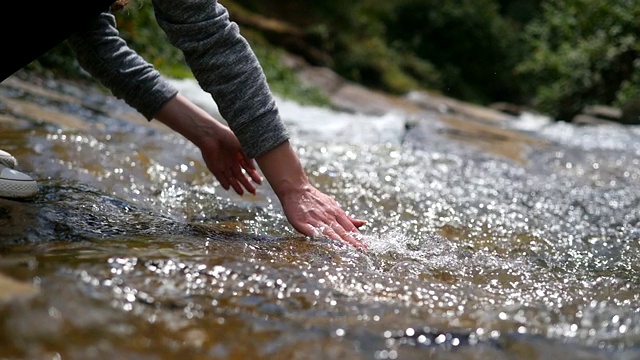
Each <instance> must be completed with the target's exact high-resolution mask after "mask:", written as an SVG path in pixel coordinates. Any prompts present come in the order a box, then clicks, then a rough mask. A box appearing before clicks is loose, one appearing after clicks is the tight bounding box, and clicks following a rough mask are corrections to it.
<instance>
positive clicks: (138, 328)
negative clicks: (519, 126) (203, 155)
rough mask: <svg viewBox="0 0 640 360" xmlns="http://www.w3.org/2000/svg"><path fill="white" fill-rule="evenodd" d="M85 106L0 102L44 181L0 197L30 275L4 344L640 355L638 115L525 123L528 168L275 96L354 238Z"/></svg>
mask: <svg viewBox="0 0 640 360" xmlns="http://www.w3.org/2000/svg"><path fill="white" fill-rule="evenodd" d="M59 90H61V91H66V92H69V91H73V88H70V89H67V88H62V89H59ZM3 91H4V93H3V96H9V97H11V98H12V99H15V100H24V101H33V99H31V98H30V96H33V95H29V94H26V93H21V92H19V91H17V90H15V89H13V88H9V89H7V88H4V89H3ZM83 99H84V100H83V101H84V102H85V103H84V106H76V107H73V106H71V105H68V104H66V103H62V102H60V100H57V101H56V100H51V99H49V100H47V99H39V101H38V102H39V103H41V104H42V103H44V104H45V105H46V106H51V107H52V108H54V109H58V111H64V112H68V113H71V114H73V115H74V116H77V117H79V118H81V119H84V120H85V123H86V124H88V125H87V127H86V128H85V129H77V128H76V129H64V128H59V127H55V126H52V125H47V124H46V123H40V122H37V121H33V120H34V119H31V118H29V117H26V116H24V117H22V118H21V117H20V116H16V111H17V110H15V109H14V110H11V109H9V110H7V109H4V108H0V110H3V111H4V112H5V113H7V114H10V115H11V114H12V116H14V117H17V118H18V119H17V120H12V121H0V134H2V136H0V148H3V149H5V150H7V151H10V152H12V153H14V154H15V155H16V156H18V158H19V160H20V161H21V164H20V165H21V169H23V170H25V171H27V172H28V173H30V174H32V175H33V176H34V177H35V178H36V179H37V180H38V181H39V184H40V188H41V193H40V194H39V195H38V197H37V198H36V199H35V200H34V201H32V202H15V201H9V200H1V199H0V238H1V239H2V240H1V242H0V273H1V274H2V276H3V277H7V278H10V279H12V280H18V281H21V282H22V283H28V284H33V285H34V287H35V289H36V292H35V293H34V294H32V295H31V296H27V297H25V296H22V297H19V296H16V297H14V298H13V299H12V300H10V301H4V302H2V303H0V344H1V346H0V357H8V358H47V357H55V356H61V357H62V358H78V359H88V358H152V359H155V358H158V359H173V358H177V357H182V358H227V359H236V358H237V359H243V358H273V359H275V358H313V359H333V358H364V359H371V358H376V359H395V358H398V359H424V358H435V359H487V358H491V359H512V358H518V359H552V358H560V357H562V358H564V359H611V358H619V359H633V358H638V357H639V356H640V349H639V348H638V345H639V344H640V340H639V339H640V315H639V312H638V310H639V308H638V303H639V300H640V299H639V295H638V294H639V293H640V275H639V274H640V265H639V264H640V258H639V257H640V245H639V244H638V240H639V239H640V226H639V221H640V215H639V212H638V210H637V209H638V208H639V205H640V188H639V187H640V181H639V180H640V142H639V141H638V137H639V136H640V132H639V131H638V130H637V129H634V128H629V127H616V126H599V127H588V128H587V127H584V128H579V127H575V126H572V125H566V124H546V125H544V124H543V125H541V126H539V127H537V128H535V129H531V128H528V129H527V131H528V133H529V134H532V135H535V136H537V137H539V138H540V139H542V140H545V141H546V142H548V146H546V147H541V148H536V149H532V151H531V152H530V153H528V154H527V156H526V157H527V163H526V164H516V163H513V162H511V161H509V160H505V159H504V158H502V157H498V156H492V155H491V154H489V153H485V152H479V151H477V149H476V148H473V147H472V146H466V145H465V144H464V143H461V142H454V141H452V140H451V139H450V138H449V137H447V136H446V134H445V133H444V132H442V131H440V130H441V128H440V127H439V125H436V123H437V122H436V121H435V120H433V119H430V118H429V116H432V115H427V114H425V115H424V119H423V120H422V122H420V123H419V125H418V126H415V127H413V128H412V129H411V130H409V131H408V133H407V134H401V135H399V136H400V138H398V137H393V136H392V138H389V136H390V134H396V131H397V130H398V129H399V128H401V127H402V128H403V127H404V123H403V122H404V121H405V120H404V119H402V118H400V117H395V116H388V117H386V118H384V119H380V118H376V119H371V121H372V122H377V124H378V125H379V126H371V127H364V126H344V127H340V126H328V128H327V129H326V131H327V136H326V137H323V136H318V134H319V133H322V131H323V129H322V128H321V127H318V126H317V124H321V123H322V122H323V121H324V120H325V119H324V118H323V117H326V119H329V118H332V117H335V116H336V114H335V113H331V112H329V111H324V110H319V109H305V108H301V107H296V106H293V105H283V115H284V118H285V119H300V120H299V123H297V122H295V121H294V120H287V121H288V123H289V125H290V126H291V128H292V132H293V134H294V136H295V138H294V145H295V146H296V147H297V148H298V149H299V153H300V155H301V157H302V161H303V163H304V164H305V167H306V168H307V169H308V171H309V175H310V177H311V179H312V181H313V182H314V183H316V184H318V186H319V187H320V188H321V189H322V190H323V191H325V192H327V193H329V194H331V195H333V196H335V197H336V198H337V200H338V201H339V202H340V203H341V204H342V205H343V206H344V207H345V208H347V209H348V210H349V211H350V212H351V213H353V214H356V215H357V216H358V217H363V218H366V219H367V220H368V225H367V226H366V228H365V229H364V230H363V237H364V241H365V242H366V243H367V244H368V245H369V248H370V249H369V250H368V251H366V252H361V251H357V250H354V249H352V248H350V247H348V246H344V245H342V244H338V243H334V242H331V241H329V240H326V239H307V238H304V237H301V236H299V235H297V234H296V233H295V232H294V231H293V230H292V229H291V228H290V226H289V225H288V223H287V222H286V220H285V218H284V217H283V215H282V213H281V211H280V209H279V204H278V202H277V199H276V197H275V195H274V194H273V192H272V191H271V189H270V188H269V187H268V186H262V187H261V188H260V189H259V191H258V194H257V195H256V196H244V197H240V196H237V195H235V194H233V193H231V192H226V191H224V190H223V189H222V188H221V187H220V186H219V184H217V182H216V181H215V179H214V178H213V177H212V176H211V175H210V174H209V173H208V172H207V171H206V168H205V167H204V165H203V164H202V161H201V159H200V155H199V152H198V151H197V149H195V148H194V147H193V146H192V145H191V144H189V143H187V142H185V140H184V139H182V138H180V137H178V136H176V135H173V134H170V133H168V132H166V131H164V130H162V129H161V128H159V127H149V126H146V125H145V124H144V123H142V124H138V123H135V122H131V121H128V120H127V116H132V115H131V113H130V110H128V109H127V108H126V107H123V106H122V104H121V103H119V102H116V101H112V100H110V99H108V98H104V97H103V96H101V95H99V94H98V93H95V94H94V93H91V92H89V93H85V94H83ZM87 104H89V105H91V106H87ZM105 109H106V110H105ZM307 111H308V112H307ZM108 114H115V115H112V116H109V115H108ZM340 118H341V121H342V122H348V121H350V119H352V120H353V122H354V123H355V124H360V122H361V121H362V120H363V117H362V116H356V115H354V116H353V118H350V117H349V115H346V114H340ZM25 119H26V120H25ZM314 119H315V123H313V124H315V125H313V126H311V125H309V124H306V123H305V122H310V121H312V120H314ZM27 120H28V121H27ZM327 121H328V120H327ZM399 124H400V127H399ZM352 125H353V124H352ZM385 126H388V127H387V128H385ZM354 129H356V130H354ZM345 131H347V132H350V131H360V132H362V133H363V134H362V136H358V137H355V136H354V137H350V136H348V133H347V134H345V133H344V132H345ZM338 133H339V134H340V136H339V137H337V136H336V134H338ZM350 139H352V140H353V141H350ZM394 139H395V140H394ZM338 140H339V141H338ZM0 299H1V297H0ZM56 354H57V355H56Z"/></svg>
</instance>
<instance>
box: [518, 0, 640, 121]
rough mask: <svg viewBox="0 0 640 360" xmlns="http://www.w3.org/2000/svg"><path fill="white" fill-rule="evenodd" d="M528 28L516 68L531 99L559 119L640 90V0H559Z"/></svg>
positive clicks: (550, 3) (620, 101)
mask: <svg viewBox="0 0 640 360" xmlns="http://www.w3.org/2000/svg"><path fill="white" fill-rule="evenodd" d="M542 9H543V11H542V14H541V15H540V16H539V17H538V18H536V19H535V20H533V21H532V22H531V23H530V24H529V25H528V26H527V28H526V29H525V31H524V39H525V40H524V41H525V43H526V44H527V46H528V47H529V48H528V49H527V51H526V54H527V57H526V59H524V60H523V61H522V62H521V63H520V64H519V66H518V67H517V71H518V72H519V74H521V75H522V76H523V77H524V80H523V86H526V87H527V88H528V89H527V90H528V92H529V93H530V94H531V95H532V104H533V105H534V106H535V107H536V108H538V109H540V110H541V111H543V112H545V113H548V114H550V115H552V116H554V117H556V118H558V119H560V120H571V118H572V117H573V116H574V115H575V114H577V113H578V112H579V111H580V110H581V109H582V108H583V107H584V106H586V105H591V104H607V105H616V106H621V105H623V104H624V103H626V102H627V101H628V100H630V99H633V98H634V97H637V96H638V95H640V82H639V81H640V60H639V58H638V55H640V21H638V19H639V18H640V2H638V1H635V0H617V1H610V2H609V1H592V0H556V1H546V2H544V3H543V7H542Z"/></svg>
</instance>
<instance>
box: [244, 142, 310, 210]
mask: <svg viewBox="0 0 640 360" xmlns="http://www.w3.org/2000/svg"><path fill="white" fill-rule="evenodd" d="M256 162H257V163H258V165H259V166H260V169H261V170H262V173H263V174H264V177H265V178H266V179H267V181H268V182H269V184H270V185H271V188H272V189H273V191H274V192H275V193H276V195H277V196H278V198H279V199H281V200H282V199H283V198H286V197H288V196H290V195H300V194H302V193H305V192H308V191H310V190H311V189H312V186H311V184H310V183H309V178H308V177H307V175H306V173H305V172H304V169H303V168H302V164H301V163H300V159H299V158H298V156H297V155H296V153H295V151H294V150H293V148H292V147H291V144H290V143H289V141H285V142H283V143H282V144H280V145H278V146H276V147H275V148H273V149H271V150H270V151H268V152H267V153H265V154H264V155H261V156H259V157H258V158H256Z"/></svg>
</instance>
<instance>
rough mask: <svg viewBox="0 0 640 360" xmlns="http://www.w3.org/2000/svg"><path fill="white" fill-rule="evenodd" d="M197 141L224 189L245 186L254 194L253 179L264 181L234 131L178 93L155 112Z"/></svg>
mask: <svg viewBox="0 0 640 360" xmlns="http://www.w3.org/2000/svg"><path fill="white" fill-rule="evenodd" d="M154 117H155V118H156V119H158V120H159V121H160V122H162V123H164V124H165V125H167V126H169V127H170V128H171V129H173V130H174V131H176V132H178V133H180V134H182V135H183V136H184V137H185V138H187V140H189V141H191V142H192V143H193V144H195V145H196V146H197V147H198V148H199V149H200V152H201V153H202V158H203V159H204V162H205V164H206V165H207V168H209V171H211V173H212V174H213V175H214V176H215V177H216V179H218V181H219V182H220V184H221V185H222V187H223V188H224V189H225V190H229V189H230V188H233V190H234V191H235V192H236V193H238V194H240V195H242V194H243V193H244V190H245V189H246V190H247V191H248V192H250V193H252V194H254V195H255V193H256V188H255V186H254V185H253V183H252V182H251V180H253V182H254V183H256V184H261V183H262V178H261V177H260V175H259V174H258V171H257V169H256V164H255V162H254V161H253V159H249V158H247V156H246V155H245V153H244V152H243V151H242V148H241V147H240V142H239V141H238V138H237V137H236V136H235V134H234V133H233V132H232V131H231V129H229V127H227V126H226V125H224V124H222V123H221V122H219V121H217V120H216V119H214V118H213V117H212V116H211V115H209V113H207V112H206V111H204V110H202V109H201V108H199V107H198V106H196V105H195V104H194V103H192V102H191V101H189V100H188V99H187V98H185V97H184V96H182V95H180V94H178V95H176V96H175V97H174V98H173V99H171V100H169V101H168V102H167V103H166V104H165V105H164V106H163V107H162V108H161V109H160V111H158V113H157V114H156V115H155V116H154Z"/></svg>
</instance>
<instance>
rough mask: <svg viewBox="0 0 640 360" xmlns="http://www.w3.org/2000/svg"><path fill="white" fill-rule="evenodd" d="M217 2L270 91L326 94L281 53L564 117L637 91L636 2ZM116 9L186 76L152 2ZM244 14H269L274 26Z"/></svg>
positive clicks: (381, 80) (123, 25)
mask: <svg viewBox="0 0 640 360" xmlns="http://www.w3.org/2000/svg"><path fill="white" fill-rule="evenodd" d="M221 3H222V4H224V5H225V6H226V7H227V8H228V9H229V11H230V14H231V18H232V20H236V21H237V22H238V23H239V24H240V27H241V31H242V33H243V34H244V35H245V37H247V39H248V40H249V41H250V42H251V43H252V45H253V47H254V49H255V50H256V53H257V55H258V57H259V58H260V60H261V63H262V64H263V67H264V68H265V71H266V73H267V78H268V79H269V82H270V84H271V86H272V88H274V91H276V92H279V93H284V94H285V95H286V94H289V95H291V96H292V97H295V96H296V94H303V95H304V97H305V98H308V99H312V101H321V100H320V97H319V96H316V94H314V92H313V90H312V89H308V88H304V87H302V85H300V83H298V82H296V79H295V76H294V75H293V74H292V72H291V70H290V69H288V68H287V67H286V66H285V64H284V63H283V61H282V58H281V57H280V54H282V53H283V52H289V53H294V54H296V55H298V56H301V57H303V58H305V59H306V60H307V61H308V62H310V63H312V64H314V65H321V66H327V67H330V68H332V69H333V70H335V71H336V72H337V73H339V74H340V75H342V76H343V77H345V78H347V79H350V80H353V81H356V82H359V83H361V84H363V85H366V86H369V87H372V88H375V89H379V90H382V91H386V92H390V93H394V94H404V93H406V92H408V91H411V90H419V89H426V90H430V91H437V92H441V93H443V94H446V95H449V96H452V97H456V98H459V99H461V100H464V101H470V102H475V103H480V104H488V103H492V102H498V101H505V102H513V103H517V104H521V105H528V106H530V107H533V108H534V109H536V110H539V111H541V112H544V113H547V114H549V115H551V116H553V117H556V118H557V119H561V120H570V119H571V118H572V117H573V116H574V115H575V114H577V113H578V112H579V111H580V110H581V109H582V108H583V107H584V106H587V105H595V104H603V105H613V106H623V105H624V104H626V103H627V102H629V101H630V100H633V99H636V98H638V97H639V96H640V60H639V59H638V55H639V53H640V42H639V40H640V21H638V20H637V19H639V18H640V2H638V1H635V0H617V1H604V0H430V1H424V0H394V1H388V0H353V1H337V0H323V1H312V0H297V1H290V0H229V1H221ZM117 18H118V24H119V29H120V31H121V35H122V36H123V37H124V38H125V39H126V40H127V41H128V43H129V44H130V46H131V47H132V48H134V49H135V50H136V51H138V52H139V53H140V54H141V55H142V56H143V57H145V58H146V59H147V60H149V61H150V62H152V63H153V64H154V65H155V66H156V67H157V68H158V69H160V70H161V71H162V72H163V73H165V74H167V75H169V76H175V77H184V76H190V75H189V71H188V69H187V68H186V66H185V64H184V61H183V59H182V55H181V53H180V52H179V51H177V50H176V49H174V48H172V47H171V46H170V45H169V44H168V42H167V41H166V37H165V36H164V34H163V33H162V31H161V30H160V29H159V28H158V26H157V24H156V23H155V20H154V18H153V7H152V5H151V2H150V0H132V2H131V4H130V5H129V7H128V8H127V9H125V10H124V11H122V12H120V13H118V14H117ZM247 19H254V20H255V19H258V20H260V19H262V20H264V19H269V20H276V21H277V24H280V25H279V26H280V27H279V28H275V29H274V28H273V27H271V28H269V27H261V26H259V25H258V26H256V24H257V23H259V22H255V21H253V20H251V21H247ZM263 23H265V22H264V21H263ZM283 29H284V30H283ZM69 56H70V55H69V52H68V50H65V48H64V46H60V47H58V48H57V49H55V50H54V51H51V52H50V53H48V54H47V55H46V56H44V57H43V58H41V59H40V61H39V62H37V64H36V65H34V66H42V67H46V68H49V69H55V70H56V71H63V70H64V69H65V68H66V69H67V70H69V69H71V70H73V68H74V66H73V65H72V64H73V62H69ZM70 64H71V65H70ZM76 71H77V69H76Z"/></svg>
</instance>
